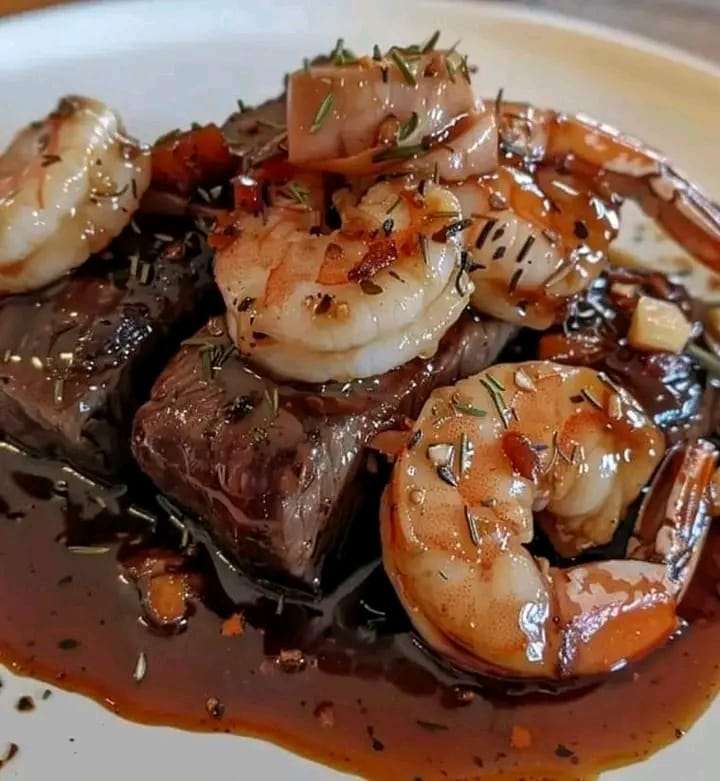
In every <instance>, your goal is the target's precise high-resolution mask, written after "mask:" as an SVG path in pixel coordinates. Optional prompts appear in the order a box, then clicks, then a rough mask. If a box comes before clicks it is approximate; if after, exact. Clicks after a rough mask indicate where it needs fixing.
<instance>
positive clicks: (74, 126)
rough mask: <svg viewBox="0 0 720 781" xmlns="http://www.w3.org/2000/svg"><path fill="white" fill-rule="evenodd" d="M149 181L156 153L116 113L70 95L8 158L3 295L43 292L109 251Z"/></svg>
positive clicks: (0, 218) (3, 172)
mask: <svg viewBox="0 0 720 781" xmlns="http://www.w3.org/2000/svg"><path fill="white" fill-rule="evenodd" d="M149 181H150V155H149V152H146V151H145V150H142V149H141V148H140V147H138V146H137V144H136V143H134V142H133V141H130V140H129V139H127V138H126V137H125V136H124V135H123V130H122V126H121V124H120V120H119V119H118V117H117V115H116V114H115V113H114V112H113V111H111V110H110V109H109V108H108V107H107V106H105V105H104V104H102V103H100V102H99V101H96V100H90V99H88V98H80V97H68V98H63V100H61V101H60V103H59V104H58V107H57V109H55V111H53V112H52V113H51V114H49V115H48V116H47V117H46V118H45V119H44V120H42V121H40V122H33V123H32V124H31V125H29V126H28V127H27V128H25V129H24V130H22V131H21V132H20V133H19V134H18V135H17V136H16V138H15V140H14V141H13V142H12V143H11V144H10V146H9V147H8V149H7V150H6V151H5V153H4V154H3V155H2V156H1V157H0V293H17V292H22V291H24V290H32V289H34V288H37V287H41V286H42V285H45V284H47V283H49V282H52V281H53V280H55V279H58V278H59V277H61V276H62V275H63V274H66V273H68V272H69V271H71V270H72V269H74V268H76V267H77V266H79V265H80V264H82V263H84V262H85V260H87V258H88V257H89V256H90V254H91V253H93V252H98V251H100V250H101V249H103V248H104V247H105V246H107V244H108V243H109V242H110V241H111V240H112V239H113V238H114V237H115V236H117V234H118V233H120V231H121V230H122V229H123V227H125V225H126V224H127V223H128V222H129V220H130V216H131V215H132V212H133V211H134V210H135V209H136V208H137V206H138V203H139V199H140V197H141V196H142V194H143V192H144V191H145V190H146V189H147V186H148V184H149Z"/></svg>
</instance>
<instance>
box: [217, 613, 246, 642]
mask: <svg viewBox="0 0 720 781" xmlns="http://www.w3.org/2000/svg"><path fill="white" fill-rule="evenodd" d="M220 634H221V635H222V636H223V637H239V636H240V635H242V634H245V616H244V615H243V614H242V613H233V614H232V615H231V616H230V618H226V619H225V621H223V622H222V628H221V630H220Z"/></svg>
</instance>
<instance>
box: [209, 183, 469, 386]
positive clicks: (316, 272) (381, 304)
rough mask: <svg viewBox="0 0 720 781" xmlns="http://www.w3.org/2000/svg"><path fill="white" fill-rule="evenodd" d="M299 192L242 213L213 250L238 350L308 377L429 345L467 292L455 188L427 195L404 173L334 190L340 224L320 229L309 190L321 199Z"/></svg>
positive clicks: (346, 373)
mask: <svg viewBox="0 0 720 781" xmlns="http://www.w3.org/2000/svg"><path fill="white" fill-rule="evenodd" d="M287 187H291V188H294V192H295V193H296V194H298V193H299V192H300V191H301V190H300V189H299V188H300V187H301V185H300V184H298V183H297V182H292V183H290V184H289V185H287V186H286V189H287ZM302 192H303V193H304V195H303V197H302V198H301V199H300V201H301V202H298V201H297V200H296V201H295V203H294V204H292V205H278V204H277V203H274V204H273V205H271V206H270V207H269V208H268V209H266V210H265V211H264V213H263V214H262V215H258V216H254V215H248V214H241V215H240V216H239V217H238V218H237V220H236V222H235V223H234V225H232V226H231V228H232V230H233V231H234V232H235V234H236V238H234V239H233V240H232V241H231V242H230V243H229V245H227V246H226V247H224V248H222V249H221V250H220V251H219V252H218V254H217V255H216V259H215V277H216V280H217V283H218V286H219V287H220V290H221V292H222V294H223V297H224V299H225V303H226V305H227V320H228V326H229V332H230V334H231V337H232V338H233V340H234V342H235V344H236V345H237V347H238V349H239V350H240V351H241V352H242V353H243V354H245V355H247V356H248V357H250V358H251V360H252V361H253V362H254V363H255V364H257V365H258V366H260V367H262V368H264V369H266V370H269V371H270V372H271V373H272V374H274V375H276V376H279V377H285V378H292V379H296V380H302V381H307V382H325V381H327V380H331V379H332V380H350V379H355V378H358V377H367V376H371V375H375V374H382V373H384V372H386V371H389V370H390V369H392V368H394V367H396V366H399V365H400V364H402V363H405V362H406V361H409V360H411V359H412V358H415V357H416V356H418V355H421V354H422V355H432V354H433V353H434V352H435V350H436V349H437V345H438V342H439V340H440V339H441V337H442V336H443V335H444V334H445V332H446V331H447V329H448V328H449V327H450V326H451V325H452V324H453V323H454V322H455V321H456V320H457V319H458V317H460V315H461V313H462V311H463V309H464V308H465V306H466V305H467V302H468V299H469V294H470V291H471V284H470V282H469V278H468V275H467V272H466V271H465V270H464V268H463V266H462V262H461V261H462V253H461V250H460V245H459V239H458V234H459V230H458V229H459V228H461V227H462V225H461V224H458V220H457V217H458V215H459V205H458V202H457V199H456V198H455V196H453V195H452V193H450V192H449V191H448V190H447V189H446V188H443V187H440V186H437V185H431V184H429V185H428V186H427V187H426V188H425V189H424V190H423V192H422V193H420V192H418V190H417V188H416V187H413V185H412V184H411V183H408V182H406V181H405V180H403V179H393V180H390V181H383V182H379V183H377V184H375V185H373V186H372V187H370V189H369V190H368V191H367V192H366V193H365V194H364V195H363V196H362V197H361V198H360V199H359V201H357V202H356V201H355V199H353V198H352V197H351V196H349V195H348V194H347V193H338V194H337V195H336V204H337V207H338V211H339V214H340V217H341V220H342V227H341V228H339V229H337V230H334V231H332V232H329V233H322V232H321V231H320V230H319V229H318V227H317V226H318V224H319V216H318V214H317V213H316V211H317V210H316V209H315V208H314V201H313V198H316V200H322V199H321V198H319V197H318V196H313V195H311V193H310V191H309V190H302ZM225 231H226V232H227V229H225Z"/></svg>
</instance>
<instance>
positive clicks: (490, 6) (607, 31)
mask: <svg viewBox="0 0 720 781" xmlns="http://www.w3.org/2000/svg"><path fill="white" fill-rule="evenodd" d="M205 2H206V3H208V4H215V5H224V6H228V7H230V6H232V5H233V3H232V2H230V1H229V0H205ZM341 2H342V4H345V5H353V2H352V0H341ZM162 4H163V2H162V0H112V2H109V1H108V0H79V2H70V3H61V4H60V5H52V6H47V7H45V8H35V9H29V10H27V11H21V12H19V13H17V14H13V15H11V16H8V17H5V18H3V19H0V40H2V38H3V37H4V36H5V35H7V34H8V31H10V32H11V33H12V32H14V33H16V34H17V33H19V34H21V35H22V34H26V33H28V32H30V30H29V29H28V28H31V27H34V26H35V25H37V24H50V23H52V21H53V19H55V18H59V17H63V16H65V17H67V16H70V17H84V16H86V15H93V14H94V13H95V12H97V11H100V10H102V11H107V9H108V8H110V7H112V9H113V11H114V12H116V13H123V12H126V13H127V12H130V10H131V9H132V8H134V7H135V8H137V7H146V8H148V7H156V8H157V7H159V6H161V5H162ZM192 4H193V3H190V2H188V0H179V2H173V6H174V7H175V8H177V7H178V5H192ZM396 4H397V5H406V6H408V7H417V6H418V5H421V6H426V7H434V8H438V9H439V8H445V9H447V8H448V7H454V8H456V9H458V10H461V11H463V12H465V13H469V14H476V15H488V16H493V17H497V18H499V19H513V20H517V21H532V22H535V23H537V24H539V25H547V26H550V27H553V28H555V29H561V30H565V31H569V32H578V33H581V34H583V35H587V36H590V37H593V38H596V39H597V38H600V39H601V40H602V41H603V43H608V44H611V45H618V44H619V45H621V46H623V47H624V48H628V49H635V50H639V51H640V52H642V53H643V54H648V55H652V56H656V57H659V58H662V59H665V60H669V61H670V63H671V64H672V65H675V66H677V65H683V66H684V67H688V68H691V69H694V70H697V71H700V72H702V73H704V74H705V75H708V76H711V77H713V78H715V79H717V80H718V82H719V83H720V62H717V63H716V62H714V61H713V60H711V59H710V58H709V57H706V56H702V55H698V54H694V53H692V52H691V51H689V50H687V49H685V48H683V47H681V46H678V45H675V44H672V43H668V42H666V41H662V40H659V39H656V38H652V37H651V36H647V35H643V34H642V33H637V32H630V31H627V30H622V29H620V28H617V27H613V26H612V25H610V24H607V23H603V22H595V21H591V20H588V19H581V18H579V17H576V16H572V15H565V14H563V13H561V12H560V11H554V10H550V9H546V8H536V7H532V6H526V5H515V4H513V5H507V4H505V3H502V2H499V1H498V0H416V1H415V2H413V1H412V0H400V1H399V2H397V0H396ZM168 5H169V3H168ZM719 17H720V14H719Z"/></svg>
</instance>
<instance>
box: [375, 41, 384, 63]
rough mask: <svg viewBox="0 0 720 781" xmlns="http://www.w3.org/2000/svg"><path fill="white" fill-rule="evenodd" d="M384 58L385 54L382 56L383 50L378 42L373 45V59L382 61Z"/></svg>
mask: <svg viewBox="0 0 720 781" xmlns="http://www.w3.org/2000/svg"><path fill="white" fill-rule="evenodd" d="M382 58H383V56H382V52H381V51H380V47H379V46H378V45H377V44H375V45H374V46H373V60H375V61H376V62H380V61H381V60H382Z"/></svg>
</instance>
